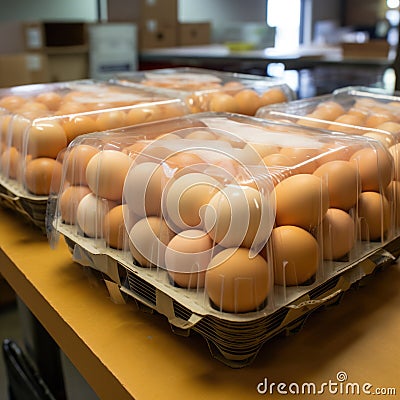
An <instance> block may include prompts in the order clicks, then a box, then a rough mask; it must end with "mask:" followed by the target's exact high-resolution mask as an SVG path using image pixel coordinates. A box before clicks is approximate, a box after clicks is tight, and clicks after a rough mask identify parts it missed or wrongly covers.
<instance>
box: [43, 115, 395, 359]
mask: <svg viewBox="0 0 400 400" xmlns="http://www.w3.org/2000/svg"><path fill="white" fill-rule="evenodd" d="M89 150H91V151H92V156H91V157H90V158H89V159H85V158H84V157H83V158H82V157H81V156H82V155H86V154H87V152H88V151H89ZM60 162H61V160H60ZM394 163H395V161H394V158H393V156H392V154H391V153H390V152H389V151H388V149H387V148H386V147H385V146H384V145H383V144H382V143H381V142H380V141H377V140H375V139H371V138H369V137H366V136H361V135H360V136H351V135H345V134H343V133H336V132H332V131H326V130H321V129H315V128H305V127H300V126H296V125H293V124H286V123H282V122H276V121H266V120H262V119H258V118H254V117H246V116H242V115H238V114H226V113H219V114H214V113H204V114H196V115H192V116H185V117H181V118H176V119H170V120H167V121H160V122H154V123H151V124H146V125H142V126H136V127H128V128H124V129H120V130H114V131H110V132H101V133H92V134H88V135H85V136H80V137H78V138H76V139H75V140H74V141H73V142H71V143H70V145H69V146H68V148H67V150H66V152H65V153H64V155H63V159H62V165H63V169H62V175H61V184H60V185H57V188H59V189H58V190H54V192H53V193H52V194H51V195H50V197H49V204H48V208H47V214H48V216H47V222H48V225H47V231H48V236H49V240H50V243H51V245H52V246H56V244H57V242H58V240H59V238H60V235H62V236H63V237H64V238H65V240H66V242H67V244H68V246H69V248H70V251H71V253H72V256H73V259H74V260H75V261H77V262H78V263H79V264H81V265H84V266H88V267H90V268H92V269H94V270H95V271H98V272H100V273H101V274H102V276H103V277H104V280H105V281H106V282H107V283H108V285H111V286H114V288H118V289H119V290H120V292H122V294H124V295H127V296H128V298H129V299H134V300H135V301H137V302H138V304H141V305H142V306H143V307H145V308H150V309H152V310H155V311H157V312H158V313H160V314H162V315H164V316H166V317H167V318H168V321H169V323H170V325H171V327H172V328H173V330H174V331H176V332H179V333H185V334H188V333H189V332H190V330H191V329H193V330H194V331H197V332H199V333H200V334H201V335H202V336H203V337H204V338H205V339H206V340H207V342H208V343H209V347H210V350H211V352H212V354H213V355H214V356H215V357H217V358H219V359H220V360H221V361H223V362H224V363H225V364H227V365H230V366H232V367H241V366H245V365H248V364H249V363H250V362H251V361H252V360H253V359H254V357H255V356H256V354H257V353H258V351H259V349H260V348H261V347H262V345H263V343H265V342H266V341H267V340H268V339H269V338H271V337H273V336H275V335H277V334H279V333H281V332H284V331H286V332H287V331H292V330H295V329H296V328H297V327H298V326H299V325H301V323H302V322H304V320H305V318H306V317H307V316H308V315H309V313H310V312H312V311H314V310H315V309H318V308H320V307H322V306H325V305H329V304H332V303H334V302H336V301H338V300H339V299H340V297H341V296H342V295H343V293H344V292H345V291H346V290H348V289H349V288H350V287H351V286H352V285H353V284H355V283H357V282H359V281H360V280H362V279H363V278H365V277H366V276H368V275H371V274H372V273H374V271H375V270H376V269H377V268H379V267H382V266H385V265H387V264H391V263H393V261H394V260H395V259H396V258H397V257H398V255H399V253H400V246H399V242H400V237H399V228H398V227H399V223H398V218H397V216H398V212H397V208H398V201H397V198H396V196H394V195H393V192H392V191H393V190H394V189H393V186H395V184H394V183H393V182H394V178H395V174H394ZM55 187H56V186H54V188H55ZM120 292H119V293H120Z"/></svg>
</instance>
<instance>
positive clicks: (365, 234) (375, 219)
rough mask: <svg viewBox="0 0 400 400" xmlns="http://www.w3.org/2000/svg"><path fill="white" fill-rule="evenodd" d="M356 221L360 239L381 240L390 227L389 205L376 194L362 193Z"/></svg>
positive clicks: (383, 198)
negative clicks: (358, 226) (357, 221)
mask: <svg viewBox="0 0 400 400" xmlns="http://www.w3.org/2000/svg"><path fill="white" fill-rule="evenodd" d="M358 220H359V225H360V231H361V239H362V240H366V241H376V240H381V239H383V238H384V237H385V234H386V232H387V231H388V229H389V226H390V204H389V202H388V200H387V199H386V197H385V196H383V195H381V194H380V193H377V192H363V193H361V194H360V197H359V199H358Z"/></svg>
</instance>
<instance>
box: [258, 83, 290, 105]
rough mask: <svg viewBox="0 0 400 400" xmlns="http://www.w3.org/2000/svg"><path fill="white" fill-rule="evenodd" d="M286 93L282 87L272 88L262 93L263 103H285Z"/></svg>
mask: <svg viewBox="0 0 400 400" xmlns="http://www.w3.org/2000/svg"><path fill="white" fill-rule="evenodd" d="M287 100H288V99H287V97H286V94H285V93H284V92H283V90H282V89H281V88H278V87H276V88H271V89H268V90H267V91H265V92H264V93H263V94H262V95H261V105H263V106H267V105H269V104H276V103H284V102H285V101H287Z"/></svg>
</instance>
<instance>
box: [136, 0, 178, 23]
mask: <svg viewBox="0 0 400 400" xmlns="http://www.w3.org/2000/svg"><path fill="white" fill-rule="evenodd" d="M140 18H141V20H148V19H156V20H157V21H163V22H165V23H169V24H178V0H141V15H140Z"/></svg>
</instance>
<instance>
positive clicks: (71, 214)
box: [59, 186, 91, 224]
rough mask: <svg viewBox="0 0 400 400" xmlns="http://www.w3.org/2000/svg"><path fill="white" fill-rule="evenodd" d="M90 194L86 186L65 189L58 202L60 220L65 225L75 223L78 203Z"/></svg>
mask: <svg viewBox="0 0 400 400" xmlns="http://www.w3.org/2000/svg"><path fill="white" fill-rule="evenodd" d="M89 193H91V191H90V189H89V188H88V187H87V186H69V187H68V188H67V189H65V190H64V191H63V192H62V194H61V196H60V200H59V206H60V213H61V218H62V220H63V222H64V223H66V224H75V223H76V211H77V209H78V205H79V203H80V201H81V200H82V199H83V198H84V197H85V196H86V195H87V194H89Z"/></svg>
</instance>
